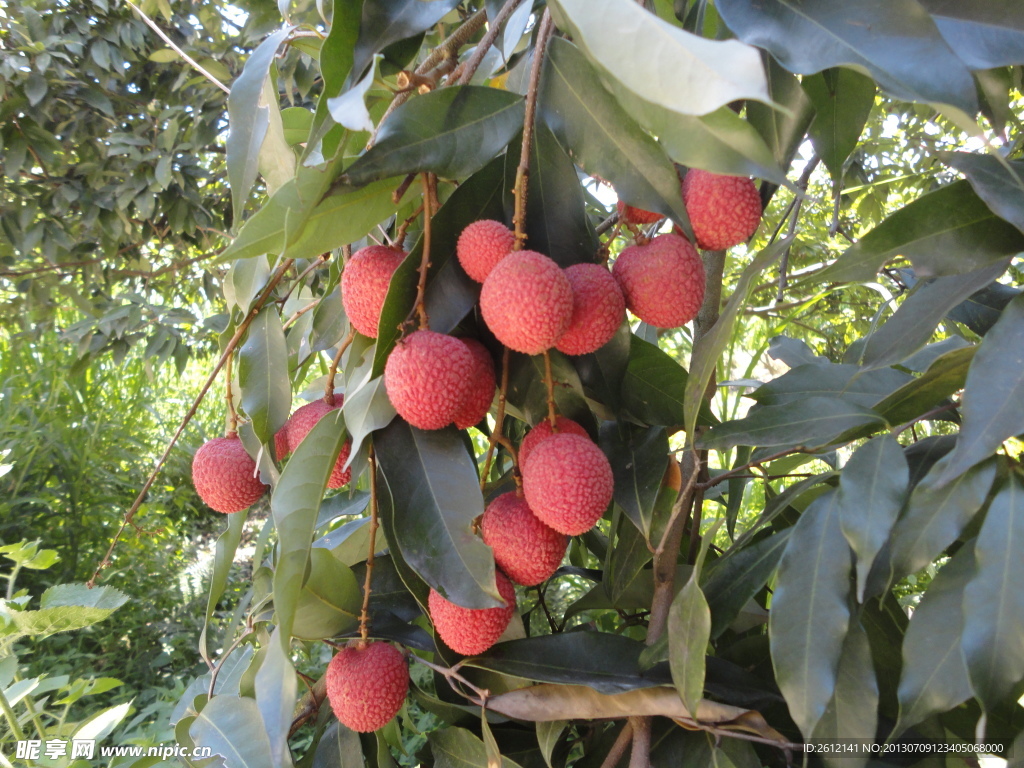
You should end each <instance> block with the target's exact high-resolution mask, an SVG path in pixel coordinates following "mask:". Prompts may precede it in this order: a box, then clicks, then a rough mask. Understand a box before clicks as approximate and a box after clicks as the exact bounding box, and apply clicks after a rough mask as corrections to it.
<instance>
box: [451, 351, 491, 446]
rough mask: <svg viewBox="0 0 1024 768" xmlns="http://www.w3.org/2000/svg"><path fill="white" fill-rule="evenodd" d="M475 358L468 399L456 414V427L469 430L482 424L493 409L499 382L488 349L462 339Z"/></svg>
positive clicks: (467, 393) (467, 394)
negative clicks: (492, 403)
mask: <svg viewBox="0 0 1024 768" xmlns="http://www.w3.org/2000/svg"><path fill="white" fill-rule="evenodd" d="M460 341H461V342H462V343H463V344H465V345H466V348H467V349H468V350H469V353H470V354H471V355H472V356H473V373H472V374H471V375H470V380H469V390H468V391H467V392H466V398H465V399H464V400H463V401H462V404H461V405H460V406H459V410H458V412H457V413H456V414H455V426H456V427H458V428H459V429H469V428H470V427H472V426H475V425H477V424H479V423H480V420H481V419H482V418H483V417H484V416H486V415H487V411H489V410H490V409H491V401H492V400H494V388H495V386H497V382H496V380H495V377H494V361H493V360H492V359H491V353H490V352H488V351H487V347H485V346H484V345H483V344H481V343H480V342H479V341H477V340H476V339H460Z"/></svg>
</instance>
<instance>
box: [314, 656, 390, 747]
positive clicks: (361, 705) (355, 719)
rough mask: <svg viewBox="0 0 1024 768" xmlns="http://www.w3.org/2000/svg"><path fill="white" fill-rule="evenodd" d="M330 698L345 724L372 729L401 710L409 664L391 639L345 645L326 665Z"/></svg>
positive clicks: (359, 729)
mask: <svg viewBox="0 0 1024 768" xmlns="http://www.w3.org/2000/svg"><path fill="white" fill-rule="evenodd" d="M326 682H327V698H328V699H330V702H331V709H333V710H334V714H335V716H336V717H337V718H338V720H339V721H340V722H341V724H342V725H344V726H346V727H348V728H350V729H352V730H353V731H359V732H360V733H369V732H370V731H376V730H378V729H380V728H383V727H384V726H385V725H387V724H388V723H389V722H390V721H391V718H393V717H394V716H395V715H397V714H398V710H400V709H401V708H402V704H403V702H405V697H406V694H408V692H409V667H408V666H407V665H406V663H405V658H404V657H403V656H402V652H401V651H399V650H398V649H397V648H395V647H394V646H393V645H389V644H388V643H369V644H368V645H367V646H366V647H365V648H363V649H360V648H358V647H357V646H356V645H349V646H348V647H347V648H343V649H342V650H340V651H339V652H338V654H337V655H336V656H335V657H334V658H333V659H331V663H330V664H328V665H327V675H326Z"/></svg>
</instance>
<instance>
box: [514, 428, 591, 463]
mask: <svg viewBox="0 0 1024 768" xmlns="http://www.w3.org/2000/svg"><path fill="white" fill-rule="evenodd" d="M555 423H556V424H557V425H558V432H557V433H556V432H553V431H552V429H551V422H550V421H548V420H547V419H544V421H542V422H540V423H538V424H537V426H535V427H534V428H533V429H531V430H530V431H529V432H528V433H527V434H526V437H524V438H523V443H522V445H520V446H519V468H520V469H524V468H525V467H526V459H527V457H528V456H529V455H530V453H532V452H533V449H534V448H536V447H537V446H538V445H539V444H540V442H541V441H542V440H546V439H547V438H549V437H551V435H553V434H561V433H562V432H568V433H569V434H571V435H579V436H580V437H585V438H587V439H588V440H589V439H590V435H588V434H587V430H585V429H584V428H583V427H581V426H580V425H579V424H577V423H576V422H575V421H573V420H572V419H570V418H566V417H565V416H557V417H556V418H555Z"/></svg>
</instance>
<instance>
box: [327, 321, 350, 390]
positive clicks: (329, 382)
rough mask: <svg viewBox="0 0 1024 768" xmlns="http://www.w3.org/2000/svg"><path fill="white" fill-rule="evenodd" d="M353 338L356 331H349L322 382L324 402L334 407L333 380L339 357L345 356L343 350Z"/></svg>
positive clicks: (336, 373)
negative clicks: (325, 378) (325, 379)
mask: <svg viewBox="0 0 1024 768" xmlns="http://www.w3.org/2000/svg"><path fill="white" fill-rule="evenodd" d="M355 337H356V329H355V328H351V329H349V332H348V335H347V336H345V339H344V340H343V341H342V342H341V344H340V345H339V347H338V351H337V352H336V353H335V354H334V359H333V360H331V367H330V369H328V371H327V381H325V382H324V400H326V401H327V404H328V405H334V379H335V377H336V376H337V375H338V366H339V365H340V364H341V356H342V355H344V354H345V350H346V349H348V348H349V346H350V345H351V344H352V341H353V340H354V339H355Z"/></svg>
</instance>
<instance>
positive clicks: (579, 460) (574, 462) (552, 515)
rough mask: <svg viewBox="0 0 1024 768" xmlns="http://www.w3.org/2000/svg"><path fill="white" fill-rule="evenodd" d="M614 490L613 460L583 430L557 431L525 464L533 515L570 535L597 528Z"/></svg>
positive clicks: (539, 446) (527, 500)
mask: <svg viewBox="0 0 1024 768" xmlns="http://www.w3.org/2000/svg"><path fill="white" fill-rule="evenodd" d="M613 491H614V480H613V478H612V467H611V465H610V464H609V463H608V459H607V458H605V455H604V454H603V453H602V452H601V449H600V448H598V447H597V446H596V445H594V443H592V442H591V441H590V440H589V439H588V438H584V437H580V436H579V435H573V434H567V433H559V434H557V435H551V437H549V438H548V439H547V440H544V441H543V442H541V443H540V445H538V446H537V447H536V448H535V449H534V450H533V455H532V456H531V457H530V463H529V464H527V465H526V466H525V467H524V468H523V493H524V494H525V495H526V503H527V504H529V505H530V509H532V510H533V514H535V515H536V516H537V517H538V518H540V520H541V522H544V523H547V524H548V525H550V526H551V527H552V528H554V529H555V530H556V531H559V532H560V533H564V534H567V535H569V536H578V535H579V534H581V533H586V532H587V531H589V530H590V529H591V528H593V526H594V523H596V522H597V521H598V520H600V519H601V515H603V514H604V511H605V509H607V507H608V502H610V501H611V500H612V492H613Z"/></svg>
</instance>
